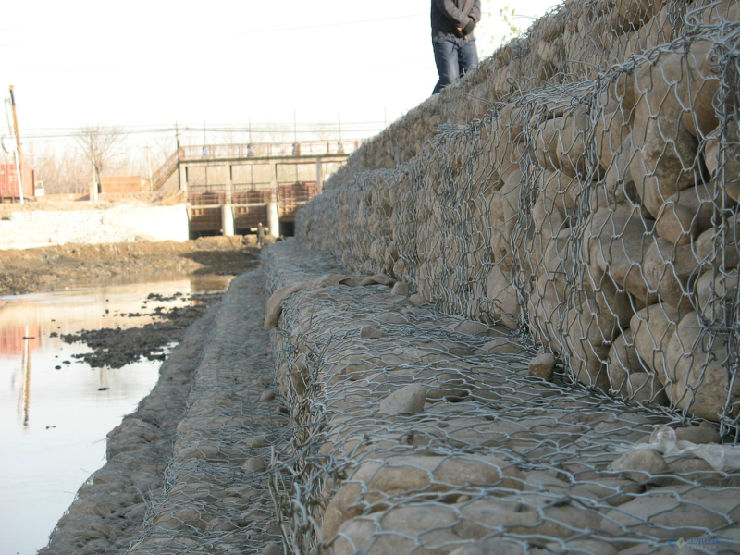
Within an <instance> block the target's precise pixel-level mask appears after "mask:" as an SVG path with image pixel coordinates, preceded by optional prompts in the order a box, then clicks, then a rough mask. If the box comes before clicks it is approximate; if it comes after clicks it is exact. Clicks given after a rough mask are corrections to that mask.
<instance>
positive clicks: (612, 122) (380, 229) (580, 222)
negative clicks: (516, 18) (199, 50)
mask: <svg viewBox="0 0 740 555" xmlns="http://www.w3.org/2000/svg"><path fill="white" fill-rule="evenodd" d="M585 4H587V5H588V6H591V7H593V6H597V5H601V4H604V2H586V3H585ZM637 4H640V5H643V4H645V3H644V2H643V3H635V5H637ZM592 5H593V6H592ZM620 5H621V4H620ZM594 9H595V8H594ZM615 9H616V8H615ZM620 9H621V8H620ZM646 9H647V8H646ZM651 9H652V8H651ZM584 10H585V11H584V12H583V13H584V14H585V15H584V16H583V17H591V16H588V15H587V13H590V12H589V11H588V10H587V9H586V8H584ZM602 11H603V10H602ZM599 13H602V12H599ZM651 13H652V12H651ZM592 15H593V14H592ZM602 15H603V13H602ZM678 15H680V16H681V19H680V21H681V24H680V25H677V24H676V25H673V31H671V32H670V33H668V31H667V30H666V33H664V34H667V35H670V37H669V38H671V39H673V40H671V42H665V43H663V44H659V45H658V46H653V47H652V48H648V49H645V50H643V49H641V48H638V43H635V44H633V45H632V46H631V47H630V49H629V51H630V52H632V56H631V57H630V58H629V59H628V60H627V61H626V62H622V63H621V64H620V65H617V66H613V67H612V68H611V69H609V70H608V71H601V72H599V73H598V74H596V75H595V78H592V79H589V80H581V81H573V80H572V78H573V76H574V75H577V76H581V75H579V74H578V72H576V71H574V72H571V73H570V74H568V75H565V74H564V75H563V76H562V77H563V82H562V83H561V84H558V85H549V86H547V87H545V88H541V89H532V90H529V91H526V92H524V91H523V92H520V93H517V94H515V95H513V96H511V97H510V98H508V99H507V100H506V102H501V103H495V104H494V105H492V107H491V109H490V110H489V111H488V113H487V114H486V115H485V116H484V117H483V118H481V119H479V120H475V121H474V122H472V123H470V124H468V125H465V126H457V125H455V126H453V125H450V126H441V127H440V129H439V133H438V135H437V137H436V138H435V139H434V140H433V141H431V142H430V143H427V145H426V148H425V150H424V151H423V152H422V153H421V154H419V155H417V156H416V157H415V158H413V159H412V160H411V161H409V162H408V163H407V164H402V165H400V166H398V167H397V168H395V169H381V170H375V171H367V172H363V173H360V174H355V175H352V176H348V175H346V174H345V175H344V176H343V177H340V176H337V179H341V180H342V181H340V182H335V183H334V184H333V186H332V187H330V188H329V191H328V192H327V193H326V194H324V195H321V196H319V197H317V198H316V199H315V200H314V201H313V202H312V203H310V204H309V205H307V206H306V207H305V208H304V209H303V210H302V211H301V213H300V216H299V219H298V224H297V234H298V236H299V237H300V238H301V239H302V241H303V242H304V244H306V245H308V246H310V247H311V248H315V249H318V250H325V251H328V252H332V253H334V254H336V256H337V257H338V258H341V260H342V262H343V263H344V264H345V265H346V266H348V267H349V268H352V269H354V270H358V271H363V272H366V273H375V272H379V271H382V272H386V273H388V274H390V275H392V276H395V277H396V278H398V279H403V280H405V281H408V282H409V283H410V284H411V285H412V288H414V289H415V290H416V291H417V292H418V293H419V294H420V295H421V296H422V297H423V298H424V299H426V300H430V301H434V302H435V303H436V306H437V307H438V308H440V309H442V310H443V311H445V312H447V313H450V314H459V315H464V316H466V317H468V318H473V319H477V320H482V321H484V322H501V323H504V324H505V325H507V326H509V327H511V328H512V329H516V330H518V331H519V332H520V333H527V334H529V335H531V336H532V337H533V339H534V340H535V341H536V342H537V343H539V344H541V345H543V346H545V348H547V349H548V350H551V351H553V352H555V353H557V354H558V355H560V357H561V359H562V360H563V361H564V362H565V366H566V368H568V372H569V375H570V377H571V378H572V379H573V380H574V381H578V382H581V383H582V384H584V385H586V386H588V387H591V388H596V389H599V390H601V391H604V392H609V393H611V394H612V395H615V396H619V397H623V398H626V399H628V400H631V401H634V402H636V403H641V404H647V405H652V406H656V405H657V406H669V407H672V408H675V409H678V410H680V411H682V412H683V413H684V414H685V415H696V416H700V417H702V418H706V419H709V420H713V421H716V422H720V424H721V425H722V431H723V433H725V432H726V433H730V434H735V435H734V439H735V440H737V439H738V436H737V433H738V417H739V416H740V380H739V379H738V375H737V368H738V360H739V359H738V348H737V346H738V339H740V337H739V334H740V327H739V326H738V310H739V309H738V306H740V304H738V302H737V301H738V290H739V287H738V284H739V281H738V269H737V266H738V260H739V259H740V251H739V250H738V245H737V236H736V234H737V232H738V208H737V202H738V199H739V195H740V193H739V191H740V183H738V181H739V180H740V178H739V177H738V173H739V171H738V170H739V169H740V143H739V142H738V136H739V135H740V132H739V123H738V122H740V114H738V100H739V99H738V90H740V88H739V87H738V75H740V62H739V61H738V55H739V54H740V50H739V49H738V46H739V45H740V22H739V21H738V20H739V19H740V4H738V2H736V1H725V2H714V3H710V2H694V3H691V4H689V3H686V2H682V3H681V2H678V3H676V2H674V3H666V4H665V6H664V8H663V10H662V11H660V14H658V15H654V16H653V18H652V19H649V21H648V23H645V24H644V25H643V26H642V27H640V31H639V33H643V34H644V33H646V32H647V31H645V29H643V27H648V26H649V25H657V24H658V23H659V22H660V21H662V22H663V27H662V28H664V30H665V29H668V27H671V25H672V24H671V23H670V22H671V21H674V19H675V17H677V16H678ZM594 17H596V16H594ZM599 17H601V16H599ZM655 17H659V21H656V20H655ZM660 18H662V19H660ZM672 18H673V19H672ZM597 19H598V18H597ZM598 21H601V20H598ZM598 21H597V22H596V23H594V25H597V23H598ZM579 24H580V23H579ZM648 24H649V25H648ZM608 28H609V29H610V30H609V32H608V33H607V32H605V33H606V34H602V35H599V36H603V37H607V38H608V37H609V36H611V35H610V34H609V33H613V32H615V31H614V26H613V25H611V26H608ZM676 29H678V30H679V31H680V34H678V35H677V34H676ZM635 33H638V32H637V31H635ZM639 33H638V34H639ZM630 36H631V39H630V40H633V41H637V40H638V38H636V37H637V35H634V36H633V35H630ZM640 36H642V35H640ZM660 36H662V35H660ZM607 38H604V39H603V41H602V43H601V44H602V45H605V44H606V43H607V42H608V41H607ZM564 40H565V39H564ZM654 40H656V39H655V37H653V36H652V35H651V41H654ZM649 42H650V41H649ZM647 45H648V46H649V44H647ZM572 46H573V45H570V46H569V43H567V42H566V43H565V47H566V49H567V48H571V47H572ZM584 52H585V50H584ZM574 67H575V66H574ZM589 76H591V77H594V72H593V71H592V72H590V73H589Z"/></svg>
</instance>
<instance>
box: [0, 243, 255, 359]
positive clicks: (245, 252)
mask: <svg viewBox="0 0 740 555" xmlns="http://www.w3.org/2000/svg"><path fill="white" fill-rule="evenodd" d="M258 254H259V250H258V249H257V248H255V246H254V238H252V237H203V238H200V239H197V240H195V241H188V242H183V243H178V242H151V243H147V242H132V243H116V244H105V245H62V246H56V247H44V248H39V249H28V250H8V251H0V295H12V294H20V293H30V292H41V291H53V290H60V289H64V288H66V287H73V286H79V285H87V284H90V285H93V284H97V285H99V284H117V283H121V284H123V283H133V282H141V281H148V280H152V279H154V278H156V279H158V280H159V279H162V278H165V277H167V278H175V277H181V276H188V275H195V274H210V275H213V274H217V275H225V276H236V275H239V274H241V273H244V272H246V271H247V270H250V269H252V268H254V267H256V265H257V264H258V262H257V256H258ZM150 297H152V300H162V299H157V298H154V297H153V295H150ZM220 298H221V294H220V293H211V294H202V295H192V297H191V298H190V299H186V300H190V301H191V302H190V304H189V305H188V306H186V307H183V308H173V309H171V310H169V311H160V312H157V311H155V313H154V317H155V321H154V322H153V323H151V324H147V325H145V326H141V327H133V328H127V329H120V328H101V329H96V330H80V331H79V332H77V333H73V334H68V335H63V336H62V337H61V338H62V339H63V340H64V341H67V342H74V341H82V342H84V343H86V344H87V346H88V347H89V348H90V352H89V353H85V354H83V355H81V356H80V358H82V359H83V360H84V361H85V362H87V363H88V364H90V365H91V366H93V367H102V366H110V367H113V368H117V367H121V366H123V365H125V364H129V363H131V362H135V361H137V360H139V359H140V358H142V357H143V358H148V359H150V360H163V359H164V358H165V356H166V355H165V351H166V350H167V348H168V347H170V346H172V345H173V344H175V343H177V342H179V341H180V340H181V339H182V337H183V334H184V333H185V330H186V329H187V328H188V327H189V326H190V325H191V324H192V323H193V322H194V321H195V320H196V319H198V318H199V317H200V316H201V315H202V314H203V312H204V311H205V310H206V308H207V307H208V305H209V304H211V303H213V302H217V301H218V300H220ZM145 304H146V301H145Z"/></svg>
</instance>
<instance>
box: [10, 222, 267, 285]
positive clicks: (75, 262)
mask: <svg viewBox="0 0 740 555" xmlns="http://www.w3.org/2000/svg"><path fill="white" fill-rule="evenodd" d="M258 252H259V251H258V250H257V249H256V248H255V242H254V237H251V236H246V237H242V236H236V237H202V238H200V239H197V240H195V241H186V242H174V241H161V242H129V243H112V244H101V245H82V244H66V245H60V246H55V247H42V248H38V249H26V250H6V251H0V295H16V294H21V293H30V292H40V291H56V290H60V289H64V288H66V287H71V286H75V285H85V284H117V283H132V282H137V281H145V280H149V279H152V278H157V279H160V278H165V277H176V276H184V275H192V274H219V275H238V274H241V273H243V272H245V271H246V270H248V269H249V268H251V267H253V266H254V264H255V261H256V257H257V254H258Z"/></svg>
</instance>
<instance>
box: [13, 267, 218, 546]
mask: <svg viewBox="0 0 740 555" xmlns="http://www.w3.org/2000/svg"><path fill="white" fill-rule="evenodd" d="M214 280H215V281H214ZM227 283H228V278H224V277H221V278H218V277H213V278H204V277H199V278H198V281H197V282H194V281H193V280H189V279H180V280H173V281H168V282H158V283H146V284H134V285H120V286H115V287H98V288H88V289H80V290H70V291H64V292H53V293H41V294H33V295H20V296H9V297H0V441H2V445H3V452H4V454H5V456H4V457H0V491H2V492H3V495H2V496H0V523H1V524H0V553H18V552H19V553H34V552H35V551H36V550H37V549H39V548H40V547H43V546H44V545H45V544H46V541H47V539H48V535H49V533H50V532H51V529H52V528H53V526H54V524H56V521H57V520H58V519H59V518H60V517H61V515H62V514H63V512H64V510H65V509H66V508H67V506H68V505H69V504H70V503H71V502H72V500H73V498H74V493H75V492H76V490H77V489H78V488H79V486H80V485H81V484H82V482H84V481H85V479H86V478H87V477H88V476H89V474H90V473H91V472H93V471H94V470H95V469H96V468H99V467H100V466H101V465H102V464H103V463H104V455H105V441H104V440H105V435H106V433H107V432H108V431H110V430H111V429H112V428H113V427H115V426H116V425H117V424H118V423H119V422H120V420H121V418H122V417H123V415H125V414H127V413H129V412H131V411H133V410H135V408H136V405H137V403H138V402H139V400H140V399H141V398H142V397H144V396H145V395H146V394H147V393H148V392H149V390H150V389H151V387H152V386H153V385H154V383H155V382H156V379H157V375H158V373H157V369H158V365H159V363H153V362H149V361H143V362H137V363H134V364H129V365H127V366H124V367H122V368H118V369H111V368H102V369H99V368H91V367H90V366H88V365H86V364H84V363H83V362H81V361H80V360H79V359H77V358H75V356H74V355H76V354H80V353H83V352H85V351H87V350H88V349H87V347H86V346H85V345H83V344H79V343H75V344H68V343H64V342H63V341H62V340H61V339H60V338H59V337H58V336H59V335H61V334H64V333H74V332H78V331H79V330H81V329H96V328H100V327H113V328H115V327H120V328H128V327H134V326H143V325H145V324H148V323H151V322H152V321H154V319H155V317H154V316H153V315H154V314H155V313H156V312H157V310H158V309H159V310H162V311H167V310H169V309H171V308H173V307H176V306H185V305H186V304H188V303H189V302H190V301H189V298H190V296H191V295H192V294H194V293H198V292H206V291H215V290H221V289H223V288H225V286H226V285H227ZM150 293H156V296H155V297H151V296H149V294H150ZM147 297H149V298H147Z"/></svg>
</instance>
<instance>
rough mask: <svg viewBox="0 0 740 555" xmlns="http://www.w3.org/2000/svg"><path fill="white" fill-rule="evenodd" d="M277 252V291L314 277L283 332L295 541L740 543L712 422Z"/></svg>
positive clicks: (328, 546) (381, 549)
mask: <svg viewBox="0 0 740 555" xmlns="http://www.w3.org/2000/svg"><path fill="white" fill-rule="evenodd" d="M269 256H270V273H271V274H272V277H271V278H269V279H268V282H270V283H271V284H272V286H273V288H276V289H280V288H284V287H289V286H290V285H291V284H293V283H302V284H306V283H309V282H312V283H313V284H314V285H312V286H306V287H302V288H300V289H296V290H295V291H294V292H293V293H292V294H290V295H288V296H285V297H284V298H283V299H282V302H281V316H280V318H279V321H278V327H277V329H274V330H273V331H272V341H273V349H274V356H275V362H276V366H277V381H278V387H279V390H280V393H281V395H282V396H283V397H284V398H285V399H286V400H287V406H288V407H289V408H290V419H291V424H292V426H293V441H292V442H291V444H290V445H283V446H282V449H279V450H278V451H277V454H276V460H275V461H274V464H273V467H272V471H273V472H274V473H275V475H276V476H280V479H279V480H276V481H275V482H274V484H273V485H274V488H273V492H274V495H275V497H276V499H277V500H278V505H279V508H280V513H281V518H282V523H283V524H282V527H283V530H284V533H285V541H286V553H317V554H318V553H325V554H327V555H328V554H332V555H340V554H360V553H362V554H388V553H393V554H394V555H396V554H397V555H404V554H412V553H413V554H415V555H416V554H420V553H421V554H435V555H436V554H439V555H441V554H449V553H454V554H457V555H460V554H464V553H475V554H480V553H496V554H498V553H517V554H519V553H522V554H524V553H537V554H546V553H584V554H585V553H622V554H625V555H626V554H631V553H669V552H675V549H676V548H675V547H673V546H674V545H675V542H676V541H679V540H680V542H679V545H691V546H697V547H698V548H699V551H697V552H702V551H701V548H703V547H706V548H711V550H712V551H711V552H713V553H734V552H736V551H737V549H738V548H740V535H739V534H738V531H739V530H740V528H738V519H739V518H740V499H738V498H737V495H736V491H737V490H736V488H737V487H738V486H740V462H739V461H740V448H738V447H733V446H731V445H724V446H723V445H721V444H719V443H703V442H704V441H709V442H715V441H717V440H719V436H718V434H717V427H716V426H713V425H710V424H709V423H707V422H704V423H702V424H701V425H693V424H694V422H687V421H686V420H684V419H683V418H682V415H681V414H679V413H672V412H670V411H667V410H654V409H649V408H647V407H640V406H636V405H634V404H631V405H630V404H626V403H624V402H620V401H617V400H613V399H610V398H609V397H607V396H605V395H603V394H601V395H599V394H595V393H594V392H593V391H589V390H588V389H586V388H585V387H583V386H581V385H577V384H572V383H568V380H567V379H566V376H565V375H564V374H562V373H559V372H558V371H557V369H556V371H555V373H554V374H553V375H552V376H551V377H550V378H549V381H546V380H544V379H543V378H542V377H539V376H538V377H535V376H532V375H531V370H530V367H531V361H532V360H533V359H534V358H535V357H536V356H537V351H536V348H535V346H534V344H533V343H531V341H530V340H527V339H526V338H522V337H521V336H517V335H515V334H514V333H513V332H512V330H510V329H508V328H506V327H504V326H498V327H496V326H491V327H487V326H483V325H482V324H479V323H478V325H477V326H473V325H470V324H471V322H469V321H466V320H464V319H462V318H461V317H459V316H454V315H445V314H443V313H441V312H439V311H436V310H435V309H434V307H433V306H431V305H424V306H415V305H414V304H413V303H411V302H410V300H409V298H407V297H404V296H399V295H396V294H394V293H393V292H392V290H391V288H390V287H388V286H387V285H380V284H377V283H372V284H369V285H360V283H362V279H361V278H360V277H359V276H351V275H346V278H348V279H343V280H338V279H333V280H332V284H331V285H328V286H327V285H318V284H319V283H322V282H323V283H326V280H322V278H321V272H322V271H331V272H333V274H332V275H335V273H336V272H337V271H341V270H338V269H337V268H330V267H328V266H327V265H326V264H325V262H326V258H325V257H323V255H319V254H316V253H311V252H309V251H304V250H303V249H302V248H301V247H300V244H299V243H297V242H295V241H288V242H282V243H278V244H276V245H275V246H274V247H272V248H271V249H270V253H269ZM312 261H315V262H313V263H312ZM273 268H274V269H275V271H274V272H273V271H272V269H273ZM291 268H293V271H291ZM308 268H313V269H314V273H311V272H309V271H307V269H308ZM340 275H341V274H340ZM368 327H370V328H371V329H374V330H380V331H382V332H384V335H380V334H372V335H369V334H367V333H363V330H366V329H368ZM492 337H493V339H492ZM494 341H495V342H496V344H497V345H496V348H492V347H491V343H492V342H494ZM504 343H508V344H509V345H510V346H511V349H502V348H501V345H502V344H504ZM679 436H681V437H683V438H687V439H684V440H679V439H678V437H679ZM689 438H690V439H689ZM720 453H721V455H720ZM733 460H734V462H730V461H733ZM671 542H673V544H672V543H671ZM702 542H703V543H702ZM686 549H687V548H686ZM683 552H686V553H688V552H689V551H686V550H684V551H683ZM690 552H691V553H694V551H690Z"/></svg>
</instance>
